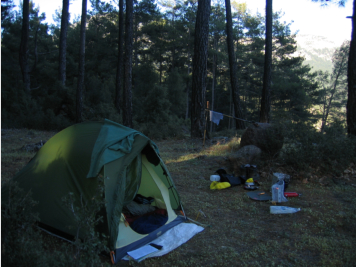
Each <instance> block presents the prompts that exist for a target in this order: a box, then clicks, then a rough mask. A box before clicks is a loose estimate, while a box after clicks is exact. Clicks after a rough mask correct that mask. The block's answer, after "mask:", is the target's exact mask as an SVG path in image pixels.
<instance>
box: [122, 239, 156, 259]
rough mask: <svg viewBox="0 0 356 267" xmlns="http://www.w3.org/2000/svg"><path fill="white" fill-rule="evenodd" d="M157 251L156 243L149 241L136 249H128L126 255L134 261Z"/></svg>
mask: <svg viewBox="0 0 356 267" xmlns="http://www.w3.org/2000/svg"><path fill="white" fill-rule="evenodd" d="M160 247H162V246H160ZM158 251H159V249H158V248H157V245H154V244H152V243H151V244H148V245H145V246H143V247H140V248H138V249H135V250H132V251H129V252H127V255H128V256H129V258H130V259H133V260H134V261H136V262H141V261H143V260H144V259H146V258H148V257H149V256H152V255H153V254H155V253H157V252H158Z"/></svg>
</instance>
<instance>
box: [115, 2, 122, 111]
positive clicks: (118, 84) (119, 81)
mask: <svg viewBox="0 0 356 267" xmlns="http://www.w3.org/2000/svg"><path fill="white" fill-rule="evenodd" d="M118 48H119V49H118V50H119V51H118V60H117V71H116V95H115V107H116V109H117V112H118V113H119V114H120V107H121V103H120V102H121V97H120V93H121V87H122V70H123V68H124V0H120V1H119V41H118Z"/></svg>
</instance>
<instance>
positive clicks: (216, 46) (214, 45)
mask: <svg viewBox="0 0 356 267" xmlns="http://www.w3.org/2000/svg"><path fill="white" fill-rule="evenodd" d="M218 40H219V35H218V34H217V33H216V32H215V33H214V44H213V47H214V53H213V81H212V84H211V107H210V109H211V110H212V111H214V102H215V83H216V62H217V58H218V57H217V55H216V53H217V52H218ZM212 132H213V122H212V121H211V122H210V133H212Z"/></svg>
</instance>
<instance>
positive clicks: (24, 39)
mask: <svg viewBox="0 0 356 267" xmlns="http://www.w3.org/2000/svg"><path fill="white" fill-rule="evenodd" d="M29 20H30V2H29V0H24V1H23V8H22V31H21V43H20V53H19V61H20V67H21V72H22V80H23V83H24V85H25V90H26V92H27V93H30V67H29V65H28V39H29Z"/></svg>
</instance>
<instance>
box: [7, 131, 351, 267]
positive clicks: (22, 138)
mask: <svg viewBox="0 0 356 267" xmlns="http://www.w3.org/2000/svg"><path fill="white" fill-rule="evenodd" d="M1 135H2V138H1V149H2V155H1V158H2V162H1V175H2V183H3V182H4V181H6V180H8V179H11V177H13V175H14V174H15V173H16V172H17V171H19V170H20V169H21V168H22V167H23V166H25V164H26V163H27V162H28V161H29V160H30V159H31V158H32V157H33V155H34V154H35V152H34V151H32V152H27V151H26V150H24V149H22V148H23V147H24V146H25V145H29V144H34V143H37V142H40V141H41V140H48V139H49V138H50V137H51V136H53V135H54V132H40V131H32V130H26V129H22V130H2V132H1ZM229 142H234V141H227V142H221V143H219V142H217V143H214V144H211V143H210V142H207V143H206V145H205V146H204V147H203V146H202V140H191V139H189V138H187V139H183V140H163V141H157V142H156V144H157V145H158V147H159V149H160V154H161V157H162V159H163V160H164V161H165V163H166V165H167V167H168V169H169V171H170V173H171V176H172V178H173V181H174V183H175V186H176V188H177V190H178V192H179V193H180V197H181V201H182V203H183V206H184V210H185V212H186V215H187V216H188V217H189V218H191V219H193V220H197V221H198V222H199V223H201V224H204V228H205V229H204V231H202V232H201V233H199V234H197V235H196V236H194V237H193V238H192V239H191V240H189V241H188V242H187V243H185V244H183V245H182V246H180V247H178V248H177V249H175V250H174V251H172V252H171V253H169V254H167V255H164V256H162V257H156V258H150V259H146V260H144V261H143V262H141V263H134V262H124V261H121V262H120V263H119V264H118V266H169V267H170V266H355V262H356V253H355V244H356V223H355V222H356V220H355V219H356V200H355V196H356V194H355V193H356V177H355V176H356V175H355V170H354V168H353V166H350V168H349V169H347V170H345V171H344V172H343V173H340V175H339V176H338V177H335V176H330V177H329V176H327V175H325V174H323V175H322V176H318V173H317V172H316V173H315V174H311V175H309V176H308V177H303V175H301V174H300V173H298V172H295V171H293V170H291V169H290V168H288V166H281V165H278V162H272V163H270V164H265V165H263V166H258V169H259V173H260V175H261V178H260V180H259V183H260V188H259V190H261V191H264V192H266V193H269V192H270V188H271V179H272V178H271V176H270V175H266V174H268V173H270V172H271V170H274V171H278V172H283V173H286V174H289V175H291V181H290V184H289V186H288V190H287V191H290V192H297V193H299V194H301V196H299V197H295V198H288V202H286V203H283V204H277V205H285V206H289V207H295V208H301V210H300V211H299V212H297V213H293V214H282V215H275V214H270V206H272V205H273V203H271V202H270V201H268V202H260V201H254V200H252V199H250V198H249V197H248V196H247V194H246V193H247V192H248V191H246V190H244V188H243V187H242V186H235V187H231V188H227V189H223V190H211V189H210V184H211V181H210V179H209V177H210V175H212V174H215V171H216V170H217V169H219V168H225V169H226V170H228V171H229V170H231V169H230V168H231V162H230V161H229V160H228V158H229V155H230V153H232V151H233V150H234V149H235V148H236V146H235V145H234V144H232V143H229ZM235 142H236V140H235ZM200 211H202V212H203V213H204V215H203V213H201V212H200ZM103 264H104V265H110V261H109V259H106V258H103Z"/></svg>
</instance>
